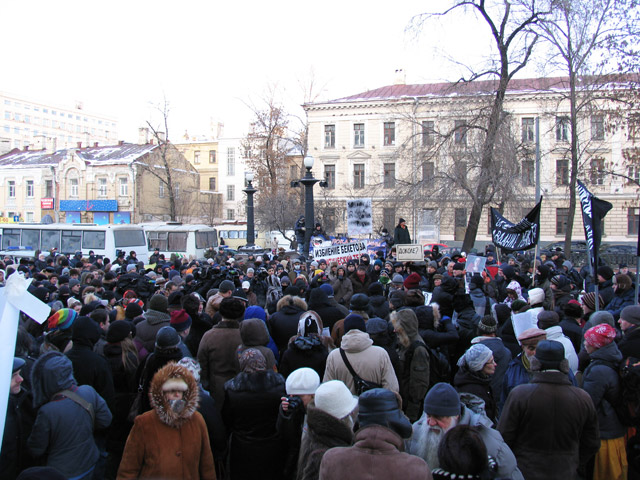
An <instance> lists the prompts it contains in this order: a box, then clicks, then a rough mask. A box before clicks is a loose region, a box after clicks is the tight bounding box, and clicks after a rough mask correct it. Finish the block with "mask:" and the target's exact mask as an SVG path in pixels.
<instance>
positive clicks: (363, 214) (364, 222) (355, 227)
mask: <svg viewBox="0 0 640 480" xmlns="http://www.w3.org/2000/svg"><path fill="white" fill-rule="evenodd" d="M372 220H373V213H372V208H371V199H370V198H356V199H353V200H347V232H348V234H349V236H350V237H351V236H357V235H368V234H371V233H373V221H372Z"/></svg>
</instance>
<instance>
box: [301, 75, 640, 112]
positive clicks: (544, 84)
mask: <svg viewBox="0 0 640 480" xmlns="http://www.w3.org/2000/svg"><path fill="white" fill-rule="evenodd" d="M592 80H593V79H592V78H586V79H585V82H584V85H585V86H586V85H593V84H594V82H593V81H592ZM637 81H638V75H637V74H631V75H624V76H616V77H615V78H614V82H613V83H612V82H611V77H607V82H600V83H601V84H604V83H607V84H608V85H618V86H619V85H621V84H622V83H625V84H628V83H629V82H637ZM497 87H498V82H497V80H476V81H473V82H458V83H455V82H444V83H426V84H414V85H403V84H401V85H387V86H385V87H380V88H376V89H374V90H368V91H366V92H362V93H358V94H355V95H350V96H348V97H343V98H338V99H335V100H330V101H328V102H318V104H332V103H350V102H370V101H376V100H385V101H386V100H403V99H414V98H416V97H422V98H428V97H455V96H467V95H482V94H493V93H494V92H495V90H496V88H497ZM568 89H569V77H550V78H514V79H512V80H511V81H510V82H509V85H508V87H507V92H508V93H526V92H531V93H535V92H554V91H555V92H557V91H566V90H568ZM309 105H313V104H309Z"/></svg>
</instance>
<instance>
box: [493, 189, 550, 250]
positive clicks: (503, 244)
mask: <svg viewBox="0 0 640 480" xmlns="http://www.w3.org/2000/svg"><path fill="white" fill-rule="evenodd" d="M541 205H542V198H540V201H539V202H538V204H537V205H536V206H535V207H533V208H532V209H531V211H530V212H529V213H527V215H526V216H525V217H524V218H523V219H522V220H520V221H519V222H518V223H512V222H510V221H509V220H507V219H506V218H504V217H503V216H502V215H501V214H500V212H498V210H496V209H495V208H493V207H491V237H492V238H493V243H494V244H495V245H496V246H497V247H500V248H502V249H503V250H505V251H507V252H517V251H520V250H529V249H530V248H534V247H535V246H536V244H537V243H538V237H539V236H540V208H541Z"/></svg>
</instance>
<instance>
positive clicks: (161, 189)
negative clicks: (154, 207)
mask: <svg viewBox="0 0 640 480" xmlns="http://www.w3.org/2000/svg"><path fill="white" fill-rule="evenodd" d="M158 197H159V198H164V182H163V181H162V180H160V183H158Z"/></svg>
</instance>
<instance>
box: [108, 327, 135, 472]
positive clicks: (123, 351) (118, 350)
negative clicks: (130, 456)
mask: <svg viewBox="0 0 640 480" xmlns="http://www.w3.org/2000/svg"><path fill="white" fill-rule="evenodd" d="M103 352H104V356H105V358H106V359H107V363H108V364H109V368H110V369H111V376H112V377H113V387H114V390H115V396H114V400H113V408H112V411H111V413H112V414H113V421H112V422H111V426H110V427H109V431H108V434H107V451H108V452H109V458H108V460H107V473H108V474H109V475H108V476H109V477H110V478H112V477H113V476H115V473H116V472H117V471H118V465H119V464H120V460H121V459H122V452H123V451H124V445H125V443H126V441H127V437H128V436H129V431H130V430H131V423H130V422H129V421H128V420H127V416H128V415H129V409H130V407H131V404H132V403H133V400H134V397H135V392H136V391H137V389H138V385H137V384H136V370H137V368H138V363H139V362H138V351H137V349H136V347H135V345H134V343H133V338H132V337H131V324H130V323H129V322H127V321H126V320H117V321H115V322H113V323H112V324H111V325H110V326H109V330H108V331H107V344H106V345H105V346H104V349H103Z"/></svg>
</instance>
